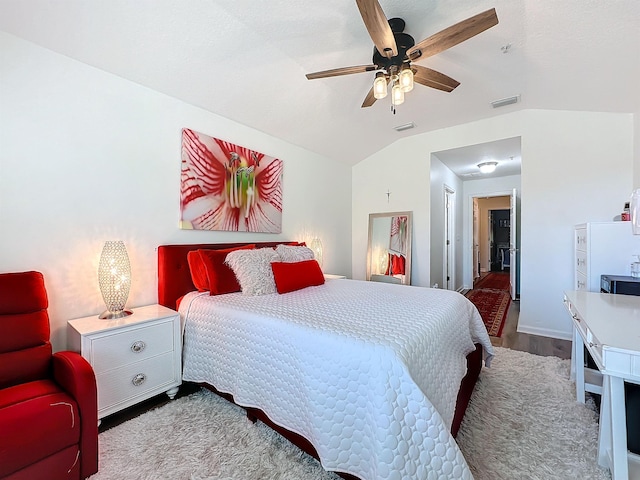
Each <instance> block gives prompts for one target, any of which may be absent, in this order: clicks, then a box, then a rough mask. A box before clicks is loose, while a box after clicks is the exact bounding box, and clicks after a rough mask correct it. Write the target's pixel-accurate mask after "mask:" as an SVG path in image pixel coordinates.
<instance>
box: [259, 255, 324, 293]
mask: <svg viewBox="0 0 640 480" xmlns="http://www.w3.org/2000/svg"><path fill="white" fill-rule="evenodd" d="M271 269H272V270H273V278H274V280H275V282H276V289H277V290H278V293H289V292H293V291H295V290H301V289H303V288H307V287H312V286H316V285H322V284H323V283H324V274H323V273H322V269H321V268H320V265H319V264H318V262H317V261H316V260H304V261H302V262H295V263H292V262H273V263H272V264H271Z"/></svg>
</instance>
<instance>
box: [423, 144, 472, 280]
mask: <svg viewBox="0 0 640 480" xmlns="http://www.w3.org/2000/svg"><path fill="white" fill-rule="evenodd" d="M430 172H431V173H430V183H431V187H430V188H431V198H430V200H431V207H430V209H431V213H430V220H431V221H430V225H431V227H430V240H431V255H430V269H429V270H430V275H429V279H430V280H429V285H431V286H433V285H434V284H435V283H437V284H438V286H439V287H440V288H444V287H445V286H446V282H445V278H444V276H445V275H444V233H445V232H444V229H445V218H444V217H445V215H444V198H445V197H444V189H445V185H446V186H447V187H449V188H450V189H452V190H453V191H454V192H455V194H454V202H455V203H454V211H455V224H454V228H453V229H454V234H453V242H452V247H453V253H454V259H455V270H454V272H453V277H454V285H453V289H454V290H459V289H461V288H462V285H463V277H462V274H463V265H462V258H463V245H462V232H463V224H464V222H463V217H462V215H463V186H462V185H463V182H462V180H461V179H460V177H458V176H457V175H456V174H455V173H453V172H452V171H451V170H450V169H449V168H448V167H447V166H446V165H445V164H443V163H442V162H441V161H440V159H439V158H438V157H437V156H436V155H431V167H430Z"/></svg>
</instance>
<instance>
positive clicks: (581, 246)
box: [575, 228, 587, 251]
mask: <svg viewBox="0 0 640 480" xmlns="http://www.w3.org/2000/svg"><path fill="white" fill-rule="evenodd" d="M575 247H576V250H583V251H587V229H586V228H576V230H575Z"/></svg>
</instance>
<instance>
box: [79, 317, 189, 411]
mask: <svg viewBox="0 0 640 480" xmlns="http://www.w3.org/2000/svg"><path fill="white" fill-rule="evenodd" d="M68 325H69V327H68V339H69V348H70V349H71V350H74V351H77V352H80V353H81V354H82V356H83V357H84V358H85V359H86V360H87V361H88V362H89V363H90V364H91V366H92V367H93V370H94V372H95V375H96V383H97V385H98V418H103V417H105V416H107V415H110V414H112V413H114V412H117V411H118V410H122V409H123V408H126V407H129V406H131V405H134V404H136V403H138V402H140V401H142V400H146V399H147V398H150V397H152V396H154V395H157V394H159V393H162V392H166V393H167V395H169V397H170V398H174V397H175V395H176V393H177V392H178V386H179V385H180V384H181V377H182V374H181V372H182V365H181V359H182V351H181V342H180V338H181V337H180V315H179V314H178V312H176V311H174V310H171V309H169V308H166V307H163V306H162V305H148V306H146V307H140V308H134V309H133V315H130V316H128V317H124V318H118V319H115V320H101V319H99V318H98V316H97V315H92V316H90V317H85V318H78V319H76V320H70V321H69V322H68Z"/></svg>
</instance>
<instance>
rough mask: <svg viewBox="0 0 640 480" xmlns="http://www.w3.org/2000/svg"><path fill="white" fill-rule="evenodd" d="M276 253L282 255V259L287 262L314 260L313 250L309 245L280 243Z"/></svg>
mask: <svg viewBox="0 0 640 480" xmlns="http://www.w3.org/2000/svg"><path fill="white" fill-rule="evenodd" d="M276 253H277V254H278V255H279V256H280V258H281V261H282V262H285V263H294V262H303V261H304V260H313V259H314V255H313V250H311V249H310V248H309V247H294V246H292V245H282V244H280V245H278V246H277V247H276Z"/></svg>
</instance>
